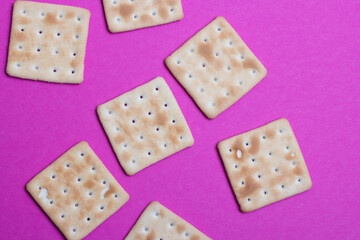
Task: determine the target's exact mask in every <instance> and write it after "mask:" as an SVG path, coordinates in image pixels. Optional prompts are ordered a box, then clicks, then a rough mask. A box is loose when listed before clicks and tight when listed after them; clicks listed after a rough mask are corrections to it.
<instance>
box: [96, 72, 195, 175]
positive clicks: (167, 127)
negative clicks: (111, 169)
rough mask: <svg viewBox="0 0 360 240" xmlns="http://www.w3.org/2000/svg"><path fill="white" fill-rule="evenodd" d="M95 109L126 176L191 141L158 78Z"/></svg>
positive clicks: (174, 100)
mask: <svg viewBox="0 0 360 240" xmlns="http://www.w3.org/2000/svg"><path fill="white" fill-rule="evenodd" d="M97 112H98V115H99V118H100V121H101V124H102V125H103V127H104V129H105V132H106V135H107V136H108V138H109V140H110V143H111V145H112V147H113V149H114V152H115V153H116V155H117V158H118V160H119V162H120V164H121V166H122V167H123V168H124V170H125V172H126V173H127V174H128V175H133V174H135V173H137V172H138V171H140V170H142V169H144V168H145V167H148V166H149V165H151V164H154V163H156V162H158V161H160V160H162V159H163V158H165V157H168V156H170V155H172V154H174V153H176V152H178V151H180V150H182V149H184V148H186V147H189V146H192V145H193V144H194V139H193V137H192V134H191V132H190V129H189V126H188V125H187V123H186V120H185V118H184V116H183V114H182V112H181V110H180V107H179V105H178V104H177V102H176V99H175V98H174V96H173V94H172V92H171V90H170V88H169V86H168V85H167V84H166V82H165V80H164V79H163V78H161V77H157V78H155V79H154V80H152V81H150V82H148V83H146V84H144V85H142V86H140V87H137V88H135V89H133V90H131V91H129V92H127V93H124V94H123V95H121V96H119V97H117V98H115V99H113V100H111V101H109V102H107V103H105V104H102V105H100V106H99V107H98V109H97Z"/></svg>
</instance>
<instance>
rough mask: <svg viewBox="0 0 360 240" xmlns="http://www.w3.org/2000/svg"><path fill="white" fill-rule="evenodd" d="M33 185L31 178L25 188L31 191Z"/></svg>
mask: <svg viewBox="0 0 360 240" xmlns="http://www.w3.org/2000/svg"><path fill="white" fill-rule="evenodd" d="M31 186H32V180H30V181H29V182H28V183H27V184H26V185H25V189H26V191H28V192H29V193H30V192H31Z"/></svg>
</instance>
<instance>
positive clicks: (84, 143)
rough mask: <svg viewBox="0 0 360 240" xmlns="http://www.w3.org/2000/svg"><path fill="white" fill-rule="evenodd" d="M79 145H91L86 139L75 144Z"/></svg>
mask: <svg viewBox="0 0 360 240" xmlns="http://www.w3.org/2000/svg"><path fill="white" fill-rule="evenodd" d="M77 145H86V146H87V147H90V145H89V143H88V142H86V141H81V142H79V143H78V144H76V145H75V146H77Z"/></svg>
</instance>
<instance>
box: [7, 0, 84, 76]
mask: <svg viewBox="0 0 360 240" xmlns="http://www.w3.org/2000/svg"><path fill="white" fill-rule="evenodd" d="M89 18H90V12H89V11H88V10H86V9H82V8H78V7H70V6H62V5H54V4H47V3H37V2H30V1H17V2H15V3H14V10H13V17H12V26H11V35H10V44H9V55H8V62H7V68H6V72H7V74H8V75H10V76H14V77H19V78H26V79H32V80H41V81H46V82H55V83H81V82H82V81H83V79H84V58H85V49H86V41H87V36H88V28H89Z"/></svg>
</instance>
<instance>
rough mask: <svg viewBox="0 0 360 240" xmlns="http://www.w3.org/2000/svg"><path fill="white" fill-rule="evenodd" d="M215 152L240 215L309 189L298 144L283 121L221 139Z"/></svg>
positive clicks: (309, 184)
mask: <svg viewBox="0 0 360 240" xmlns="http://www.w3.org/2000/svg"><path fill="white" fill-rule="evenodd" d="M218 149H219V152H220V155H221V158H222V160H223V162H224V166H225V169H226V172H227V175H228V178H229V180H230V183H231V186H232V188H233V191H234V193H235V195H236V198H237V201H238V203H239V204H240V207H241V210H242V211H243V212H250V211H253V210H255V209H258V208H261V207H263V206H266V205H268V204H271V203H273V202H277V201H280V200H282V199H284V198H287V197H290V196H293V195H295V194H298V193H301V192H304V191H306V190H309V189H310V188H311V185H312V183H311V179H310V175H309V172H308V169H307V167H306V164H305V161H304V158H303V156H302V154H301V151H300V148H299V145H298V143H297V141H296V138H295V135H294V133H293V131H292V129H291V127H290V124H289V122H288V120H286V119H284V118H283V119H279V120H276V121H274V122H271V123H269V124H267V125H265V126H262V127H260V128H257V129H254V130H251V131H249V132H246V133H243V134H240V135H237V136H234V137H232V138H229V139H227V140H224V141H222V142H220V143H219V144H218Z"/></svg>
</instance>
